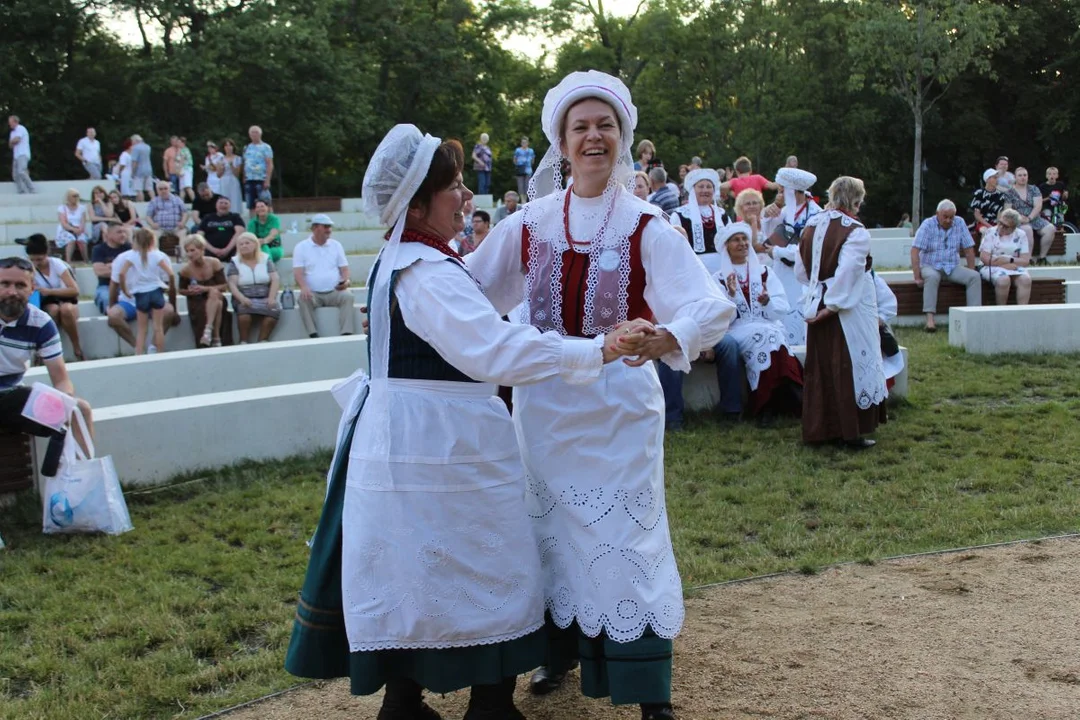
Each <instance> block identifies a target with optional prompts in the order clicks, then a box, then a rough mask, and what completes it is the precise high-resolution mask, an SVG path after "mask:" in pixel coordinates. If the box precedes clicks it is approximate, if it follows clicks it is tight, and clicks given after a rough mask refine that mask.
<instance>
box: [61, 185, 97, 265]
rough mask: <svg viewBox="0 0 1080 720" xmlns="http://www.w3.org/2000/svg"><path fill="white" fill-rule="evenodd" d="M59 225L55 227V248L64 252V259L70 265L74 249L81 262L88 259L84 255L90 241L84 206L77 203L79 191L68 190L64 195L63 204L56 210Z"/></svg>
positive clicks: (86, 255) (88, 257) (87, 256)
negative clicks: (77, 251)
mask: <svg viewBox="0 0 1080 720" xmlns="http://www.w3.org/2000/svg"><path fill="white" fill-rule="evenodd" d="M56 215H57V218H58V219H59V221H60V224H59V225H57V226H56V247H58V248H61V249H62V250H63V251H64V259H65V260H67V262H68V264H71V258H72V256H73V255H74V254H75V249H76V248H78V249H79V255H80V256H81V257H82V259H83V262H86V261H87V260H89V259H90V256H89V255H88V254H87V253H86V243H87V241H88V240H89V239H90V235H89V233H87V231H86V220H87V215H86V206H85V205H83V204H82V203H80V202H79V191H78V190H75V189H71V190H68V191H67V192H66V193H65V194H64V204H63V205H61V206H60V207H58V208H56Z"/></svg>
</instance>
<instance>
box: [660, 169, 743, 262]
mask: <svg viewBox="0 0 1080 720" xmlns="http://www.w3.org/2000/svg"><path fill="white" fill-rule="evenodd" d="M719 187H720V175H719V174H718V173H717V172H716V171H715V170H713V169H711V168H698V169H697V170H691V171H690V172H688V173H686V179H685V180H684V181H683V188H684V189H685V190H686V192H687V195H688V198H687V202H686V204H685V205H683V206H682V207H680V208H679V209H677V210H676V211H675V212H673V213H671V224H672V225H675V226H676V227H681V228H682V229H683V230H685V231H686V235H687V237H688V238H689V240H690V245H691V246H693V248H694V254H695V255H697V256H698V260H701V264H702V265H704V266H705V269H706V270H708V271H709V272H710V273H715V272H716V271H718V270H719V269H720V254H719V247H718V246H717V244H716V233H717V229H718V228H722V227H724V226H725V225H727V224H728V223H729V222H731V221H730V220H729V219H728V216H727V214H726V213H725V212H724V209H723V208H721V207H720V206H719V205H717V204H716V200H717V198H718V197H719V190H718V188H719Z"/></svg>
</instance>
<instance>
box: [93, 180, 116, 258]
mask: <svg viewBox="0 0 1080 720" xmlns="http://www.w3.org/2000/svg"><path fill="white" fill-rule="evenodd" d="M89 221H90V244H91V245H93V244H95V243H99V242H101V235H102V233H103V232H104V231H105V228H107V227H108V226H109V225H115V224H118V223H119V222H120V219H119V218H117V217H116V213H115V212H114V210H113V204H112V200H110V199H109V193H107V192H106V191H105V188H103V187H101V186H100V185H95V186H94V189H93V190H91V191H90V218H89Z"/></svg>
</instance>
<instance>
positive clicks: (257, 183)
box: [236, 125, 274, 210]
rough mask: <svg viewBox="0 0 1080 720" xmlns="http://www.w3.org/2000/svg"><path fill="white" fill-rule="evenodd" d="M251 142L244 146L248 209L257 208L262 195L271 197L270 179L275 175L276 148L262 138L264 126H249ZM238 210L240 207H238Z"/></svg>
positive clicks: (245, 194) (245, 197)
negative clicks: (257, 202) (256, 203)
mask: <svg viewBox="0 0 1080 720" xmlns="http://www.w3.org/2000/svg"><path fill="white" fill-rule="evenodd" d="M248 137H249V138H250V139H251V142H250V143H249V144H248V146H247V147H245V148H244V199H245V200H246V201H247V209H248V210H254V209H255V201H256V200H258V199H259V198H260V197H262V198H266V199H267V200H269V199H270V179H271V178H272V177H273V176H274V149H273V148H272V147H270V145H268V144H267V143H264V142H263V140H262V128H260V127H259V126H258V125H252V126H251V127H250V128H248ZM236 209H237V210H239V209H240V208H239V207H237V208H236Z"/></svg>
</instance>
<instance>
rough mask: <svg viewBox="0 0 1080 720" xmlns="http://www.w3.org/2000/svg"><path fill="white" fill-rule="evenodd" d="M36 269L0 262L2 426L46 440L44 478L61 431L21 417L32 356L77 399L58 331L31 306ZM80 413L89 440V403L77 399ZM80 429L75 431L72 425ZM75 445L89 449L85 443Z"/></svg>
mask: <svg viewBox="0 0 1080 720" xmlns="http://www.w3.org/2000/svg"><path fill="white" fill-rule="evenodd" d="M33 275H34V268H33V265H31V263H30V261H29V260H27V259H25V258H21V257H5V258H0V426H2V427H4V428H6V429H9V430H14V431H15V432H22V433H26V434H28V435H34V436H36V437H47V438H49V450H48V452H47V453H46V455H45V463H44V464H43V466H42V474H43V475H46V476H50V477H51V476H53V475H55V474H56V469H57V466H58V463H59V461H60V455H61V453H62V452H63V447H64V433H63V431H59V432H58V431H56V430H54V429H53V428H51V427H48V426H46V425H41V424H39V423H37V422H34V421H33V420H30V419H28V418H26V417H24V416H23V414H22V411H23V407H25V405H26V401H27V400H29V398H30V388H29V387H27V386H26V385H23V384H22V380H23V375H24V374H25V373H26V370H27V368H28V367H29V365H30V361H31V359H33V357H34V356H37V358H38V359H39V360H40V361H41V362H42V363H44V365H45V369H46V370H47V371H48V373H49V382H50V383H52V386H53V387H54V388H56V389H57V390H59V391H60V392H62V393H65V394H67V395H70V396H72V397H75V387H74V386H73V385H72V383H71V378H70V377H69V376H68V372H67V366H66V365H65V364H64V352H63V348H62V347H61V346H60V331H59V330H57V329H56V323H54V322H53V321H52V320H51V319H50V318H49V316H48V315H47V314H45V313H44V312H43V311H42V310H39V309H38V308H36V307H34V306H33V305H31V304H30V295H31V293H32V292H33V285H34V281H33ZM76 401H77V403H78V409H79V412H81V413H82V415H83V419H85V420H86V427H87V430H89V432H90V438H91V439H92V438H93V435H94V423H93V416H92V413H91V411H90V404H89V403H87V402H86V401H85V400H83V399H81V398H76ZM75 427H76V428H78V426H75ZM76 433H77V434H76V440H77V441H79V444H80V445H82V446H83V450H84V451H85V450H86V449H87V443H86V442H85V440H86V439H85V438H83V437H81V435H79V434H78V430H77V429H76Z"/></svg>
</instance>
